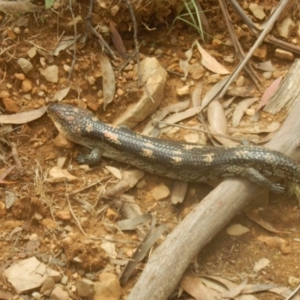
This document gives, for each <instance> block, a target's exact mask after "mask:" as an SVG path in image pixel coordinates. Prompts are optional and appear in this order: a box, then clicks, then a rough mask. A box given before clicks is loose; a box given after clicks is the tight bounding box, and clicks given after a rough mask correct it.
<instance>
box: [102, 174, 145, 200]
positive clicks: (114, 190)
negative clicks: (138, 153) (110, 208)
mask: <svg viewBox="0 0 300 300" xmlns="http://www.w3.org/2000/svg"><path fill="white" fill-rule="evenodd" d="M144 174H145V173H144V172H143V171H141V170H138V169H132V170H128V171H124V172H122V179H121V180H120V181H119V182H117V183H116V184H115V185H113V186H112V187H109V188H107V189H106V191H105V193H104V194H103V197H106V198H111V197H115V196H118V195H121V194H123V193H125V192H126V191H128V190H129V189H131V188H132V187H134V186H135V185H136V184H137V183H138V182H139V180H140V179H141V178H142V177H143V176H144Z"/></svg>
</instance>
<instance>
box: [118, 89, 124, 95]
mask: <svg viewBox="0 0 300 300" xmlns="http://www.w3.org/2000/svg"><path fill="white" fill-rule="evenodd" d="M124 94H125V92H124V91H123V90H122V89H120V88H119V89H117V95H118V96H123V95H124Z"/></svg>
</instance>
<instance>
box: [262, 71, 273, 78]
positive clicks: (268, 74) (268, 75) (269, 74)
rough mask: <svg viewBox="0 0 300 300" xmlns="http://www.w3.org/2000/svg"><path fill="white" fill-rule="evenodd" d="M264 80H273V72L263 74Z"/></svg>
mask: <svg viewBox="0 0 300 300" xmlns="http://www.w3.org/2000/svg"><path fill="white" fill-rule="evenodd" d="M262 75H263V78H265V79H271V78H272V72H263V74H262Z"/></svg>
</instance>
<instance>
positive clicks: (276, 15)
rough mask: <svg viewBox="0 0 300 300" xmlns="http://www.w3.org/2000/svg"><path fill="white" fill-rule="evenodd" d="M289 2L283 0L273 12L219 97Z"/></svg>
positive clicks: (223, 93) (219, 96) (220, 96)
mask: <svg viewBox="0 0 300 300" xmlns="http://www.w3.org/2000/svg"><path fill="white" fill-rule="evenodd" d="M288 2H289V0H282V1H281V2H280V4H279V5H278V7H277V9H276V10H275V11H274V13H273V14H272V16H271V18H270V19H269V21H268V23H267V24H266V26H265V28H264V29H263V31H262V32H261V34H260V36H259V37H258V39H257V40H256V42H255V43H254V45H253V46H252V47H251V49H250V50H249V52H248V54H247V55H246V57H245V58H244V60H243V61H242V62H241V63H240V64H239V65H238V67H237V68H236V69H235V71H234V72H233V73H232V74H231V76H230V77H229V78H228V80H227V82H226V84H225V85H224V87H223V89H222V90H221V93H220V94H219V95H218V98H222V97H223V96H224V95H225V93H226V91H227V89H228V88H229V86H230V85H231V83H232V82H233V81H234V80H235V79H236V78H237V76H238V75H239V73H240V72H241V70H242V69H243V68H244V66H245V65H246V64H247V62H248V61H249V59H250V58H251V57H252V54H253V53H254V51H255V50H256V49H257V47H258V46H259V45H260V44H261V43H262V42H263V40H264V39H265V37H266V36H267V34H268V33H269V32H270V31H271V29H272V28H273V26H274V24H275V22H276V20H277V18H278V17H279V15H280V14H281V12H282V11H283V10H284V8H285V6H286V5H287V4H288Z"/></svg>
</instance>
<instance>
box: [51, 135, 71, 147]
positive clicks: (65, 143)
mask: <svg viewBox="0 0 300 300" xmlns="http://www.w3.org/2000/svg"><path fill="white" fill-rule="evenodd" d="M53 143H54V145H55V146H57V147H62V148H66V149H71V148H73V143H72V142H70V141H69V140H67V139H66V138H65V137H64V136H63V135H61V134H58V135H57V136H56V138H55V139H54V140H53Z"/></svg>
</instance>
